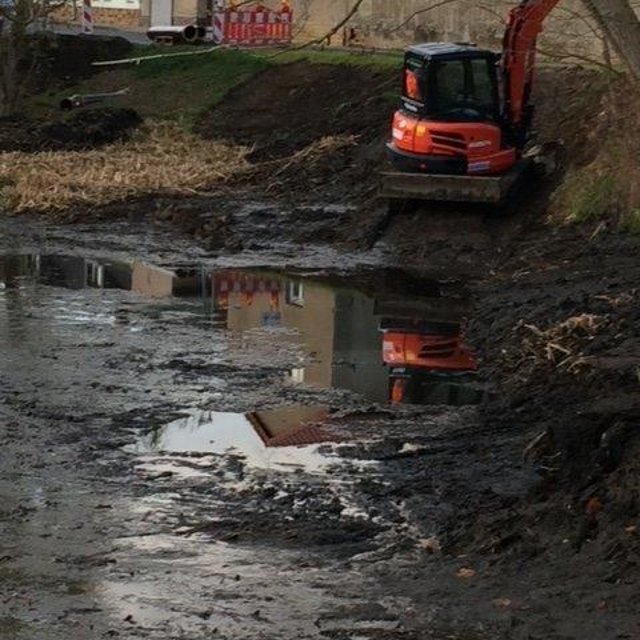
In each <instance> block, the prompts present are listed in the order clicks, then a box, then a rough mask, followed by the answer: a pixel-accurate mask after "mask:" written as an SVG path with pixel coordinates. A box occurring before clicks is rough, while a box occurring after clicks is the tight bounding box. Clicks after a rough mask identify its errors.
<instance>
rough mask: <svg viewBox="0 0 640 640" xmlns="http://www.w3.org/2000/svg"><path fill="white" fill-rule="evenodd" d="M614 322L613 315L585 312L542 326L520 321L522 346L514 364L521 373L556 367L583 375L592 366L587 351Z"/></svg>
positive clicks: (513, 359) (513, 358)
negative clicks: (612, 321) (544, 327)
mask: <svg viewBox="0 0 640 640" xmlns="http://www.w3.org/2000/svg"><path fill="white" fill-rule="evenodd" d="M610 322H611V319H610V317H609V316H606V315H605V316H602V315H594V314H588V313H583V314H580V315H576V316H572V317H570V318H567V319H566V320H564V321H563V322H560V323H558V324H555V325H552V326H550V327H548V328H546V329H541V328H540V327H537V326H536V325H534V324H526V323H524V322H520V323H519V324H518V325H517V326H516V334H517V335H519V337H520V338H521V343H520V349H519V350H517V351H516V352H515V353H511V354H510V355H511V358H510V360H511V364H512V366H513V368H515V369H516V371H517V374H518V376H520V375H523V374H524V375H525V376H526V377H528V376H530V375H531V374H532V373H533V372H534V371H536V370H540V369H545V370H550V369H551V370H556V371H558V372H561V373H569V374H573V375H580V374H583V373H585V371H587V370H588V369H590V367H591V364H590V363H591V360H592V356H590V355H588V354H587V353H586V350H587V348H588V346H589V344H590V343H591V342H592V341H593V339H594V338H595V337H596V335H598V333H600V332H601V331H602V330H604V329H605V328H606V327H607V326H608V325H609V324H610Z"/></svg>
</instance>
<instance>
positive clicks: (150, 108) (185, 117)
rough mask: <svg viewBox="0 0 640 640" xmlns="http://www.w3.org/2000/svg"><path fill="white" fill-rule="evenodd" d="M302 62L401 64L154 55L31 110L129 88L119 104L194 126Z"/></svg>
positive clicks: (369, 63) (333, 57) (308, 56)
mask: <svg viewBox="0 0 640 640" xmlns="http://www.w3.org/2000/svg"><path fill="white" fill-rule="evenodd" d="M193 51H194V49H193V48H189V47H172V48H170V49H168V48H166V47H157V46H149V47H138V48H136V51H135V52H134V53H133V54H132V57H135V56H138V55H139V56H152V55H156V54H158V53H160V54H172V53H181V52H193ZM196 51H197V50H196ZM298 60H308V61H309V62H311V63H315V64H341V65H353V66H359V67H362V66H365V67H375V68H384V69H389V68H393V67H398V66H399V63H400V58H399V57H398V56H393V55H363V54H358V53H353V54H352V53H340V52H320V51H291V52H282V53H281V52H274V51H269V50H260V51H256V52H247V51H237V50H223V51H213V52H204V53H201V54H200V55H192V56H184V57H166V58H159V59H152V60H148V61H143V62H141V63H140V64H132V65H127V66H122V67H113V68H111V69H107V70H105V71H104V72H102V73H99V74H97V75H96V76H94V77H93V78H90V79H88V80H85V81H83V82H81V83H80V84H78V85H77V86H74V87H71V88H70V89H67V90H65V91H64V92H56V93H49V94H46V95H40V96H36V97H35V98H34V99H33V100H32V101H31V103H30V105H29V107H28V111H29V112H30V114H31V115H34V116H39V117H47V116H49V117H52V116H53V115H54V113H56V112H57V106H58V104H59V102H60V100H61V99H62V98H63V97H65V96H68V95H71V94H73V93H100V92H111V91H117V90H119V89H122V88H124V87H129V94H128V95H127V96H126V97H124V98H118V100H117V102H116V101H114V105H117V106H122V107H131V108H134V109H136V110H137V111H138V112H140V113H141V114H142V115H143V116H145V117H148V118H149V117H152V118H160V119H170V120H174V121H177V122H181V123H183V124H184V125H185V126H190V125H191V124H192V122H193V120H194V118H195V117H196V116H197V115H198V113H200V112H201V111H203V110H206V109H207V108H209V107H211V106H212V105H214V104H216V103H218V102H219V101H220V100H222V98H224V96H225V95H226V94H227V93H228V92H229V90H230V89H232V88H233V87H235V86H237V85H239V84H241V83H243V82H245V81H246V80H248V79H249V78H251V77H252V76H254V75H256V74H258V73H260V72H261V71H263V70H264V69H266V68H268V67H270V66H272V65H280V64H287V63H290V62H294V61H298ZM57 115H59V112H58V114H57Z"/></svg>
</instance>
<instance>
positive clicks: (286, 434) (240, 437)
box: [129, 406, 337, 471]
mask: <svg viewBox="0 0 640 640" xmlns="http://www.w3.org/2000/svg"><path fill="white" fill-rule="evenodd" d="M327 416H328V409H327V408H326V407H313V406H311V407H309V406H290V407H284V408H280V409H273V410H264V411H254V412H251V413H221V412H215V411H195V412H192V413H191V414H190V415H188V416H187V417H185V418H181V419H179V420H175V421H173V422H171V423H169V424H167V425H165V426H164V427H161V428H160V429H158V430H157V431H154V432H153V433H151V434H148V435H147V436H145V437H143V438H142V439H141V440H139V441H138V442H137V443H136V444H135V445H133V446H132V447H130V448H129V451H130V452H132V453H136V454H139V455H140V454H155V453H159V452H162V453H214V454H225V453H228V452H237V453H239V454H241V455H242V456H243V458H244V459H245V460H246V462H247V464H248V465H249V466H252V467H261V468H274V467H280V468H282V467H291V466H294V467H304V468H305V469H307V470H310V471H315V470H320V469H323V468H325V467H326V466H327V465H329V464H330V463H331V462H332V459H331V457H328V456H327V455H323V454H321V453H320V452H319V451H318V447H311V446H309V445H314V444H316V445H317V444H319V443H323V442H336V441H337V437H336V436H335V435H334V434H333V433H331V432H330V431H329V430H327V428H326V427H324V426H323V423H324V422H325V421H326V419H327Z"/></svg>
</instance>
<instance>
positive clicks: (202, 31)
mask: <svg viewBox="0 0 640 640" xmlns="http://www.w3.org/2000/svg"><path fill="white" fill-rule="evenodd" d="M196 30H197V32H198V36H197V38H198V40H206V38H207V28H206V27H196Z"/></svg>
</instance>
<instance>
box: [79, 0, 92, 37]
mask: <svg viewBox="0 0 640 640" xmlns="http://www.w3.org/2000/svg"><path fill="white" fill-rule="evenodd" d="M82 33H88V34H91V33H93V12H92V10H91V0H82Z"/></svg>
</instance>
